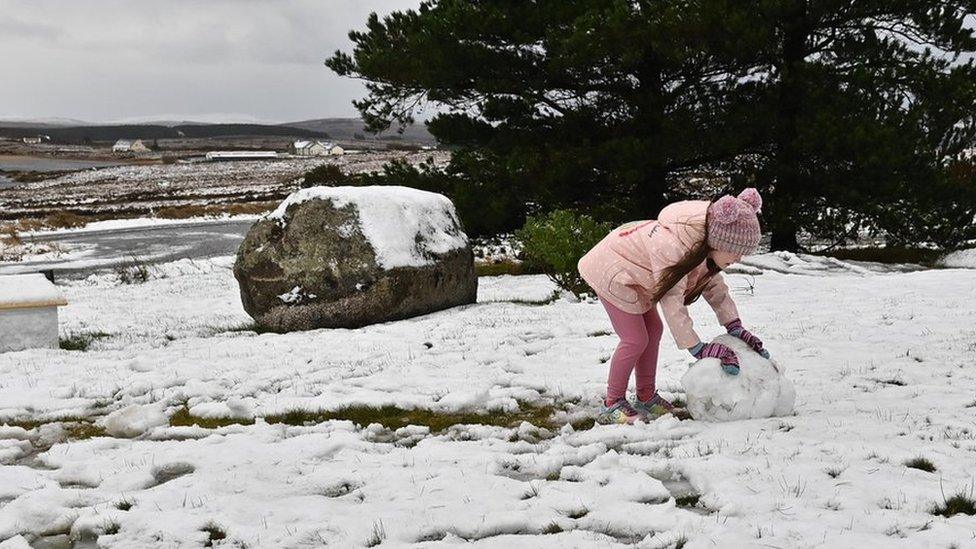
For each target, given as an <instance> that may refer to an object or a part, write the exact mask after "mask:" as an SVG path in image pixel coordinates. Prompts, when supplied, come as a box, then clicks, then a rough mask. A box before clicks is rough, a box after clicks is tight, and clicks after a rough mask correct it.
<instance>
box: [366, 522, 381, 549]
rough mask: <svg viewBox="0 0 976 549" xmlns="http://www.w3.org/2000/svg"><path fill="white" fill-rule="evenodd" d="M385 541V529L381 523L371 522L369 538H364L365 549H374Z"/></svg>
mask: <svg viewBox="0 0 976 549" xmlns="http://www.w3.org/2000/svg"><path fill="white" fill-rule="evenodd" d="M385 539H386V528H384V527H383V521H382V520H379V521H374V522H373V531H372V532H371V533H370V535H369V537H368V538H366V547H376V546H377V545H379V544H381V543H383V540H385Z"/></svg>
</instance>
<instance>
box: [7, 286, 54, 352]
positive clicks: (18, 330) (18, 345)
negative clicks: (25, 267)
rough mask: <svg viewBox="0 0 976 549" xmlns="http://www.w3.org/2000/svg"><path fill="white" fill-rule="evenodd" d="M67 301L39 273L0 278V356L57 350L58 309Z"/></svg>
mask: <svg viewBox="0 0 976 549" xmlns="http://www.w3.org/2000/svg"><path fill="white" fill-rule="evenodd" d="M67 304H68V302H67V301H66V300H65V299H64V296H63V295H61V291H60V290H58V287H57V286H55V285H54V284H52V283H51V282H50V281H49V280H48V279H47V278H46V277H45V276H44V275H42V274H23V275H7V276H0V353H5V352H8V351H21V350H23V349H36V348H42V347H46V348H50V349H57V348H58V307H63V306H65V305H67Z"/></svg>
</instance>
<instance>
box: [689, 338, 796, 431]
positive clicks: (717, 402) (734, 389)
mask: <svg viewBox="0 0 976 549" xmlns="http://www.w3.org/2000/svg"><path fill="white" fill-rule="evenodd" d="M713 342H715V343H721V344H723V345H726V346H727V347H729V348H731V349H732V350H733V351H735V354H736V355H737V356H738V357H739V365H740V367H741V369H740V370H739V375H737V376H730V375H728V374H726V373H725V372H724V371H722V367H721V364H720V362H719V360H718V359H717V358H703V359H701V360H699V361H698V362H696V363H695V364H693V365H692V366H691V368H689V369H688V371H687V372H686V373H685V375H684V376H683V377H682V378H681V384H682V385H683V386H684V389H685V393H686V394H685V397H686V399H687V401H688V412H689V413H690V414H691V417H693V418H695V419H698V420H702V421H737V420H742V419H758V418H765V417H775V416H785V415H789V414H791V413H793V404H794V401H795V400H796V391H795V389H794V388H793V383H792V382H791V381H790V380H789V379H787V378H786V376H785V375H784V374H785V373H786V371H785V369H784V368H783V365H782V364H778V363H776V362H774V361H772V360H767V359H765V358H763V357H761V356H760V355H759V354H757V353H756V352H754V351H753V350H752V349H750V348H749V346H748V345H746V344H745V343H743V342H742V340H740V339H739V338H737V337H733V336H730V335H721V336H719V337H717V338H715V339H714V340H713Z"/></svg>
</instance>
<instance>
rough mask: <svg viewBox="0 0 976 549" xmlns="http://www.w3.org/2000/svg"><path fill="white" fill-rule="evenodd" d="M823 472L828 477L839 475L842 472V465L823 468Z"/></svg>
mask: <svg viewBox="0 0 976 549" xmlns="http://www.w3.org/2000/svg"><path fill="white" fill-rule="evenodd" d="M824 473H826V474H827V476H828V477H830V478H837V477H839V476H841V475H842V474H844V468H842V467H830V468H827V469H824Z"/></svg>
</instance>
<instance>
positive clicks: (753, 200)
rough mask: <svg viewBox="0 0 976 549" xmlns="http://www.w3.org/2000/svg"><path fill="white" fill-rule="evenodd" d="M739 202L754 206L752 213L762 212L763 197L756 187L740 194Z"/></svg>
mask: <svg viewBox="0 0 976 549" xmlns="http://www.w3.org/2000/svg"><path fill="white" fill-rule="evenodd" d="M739 200H742V201H743V202H745V203H747V204H749V205H750V206H752V211H754V212H756V213H759V212H761V211H762V203H763V201H762V197H761V196H759V191H757V190H756V188H755V187H749V188H748V189H745V190H743V191H742V192H741V193H739Z"/></svg>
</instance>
